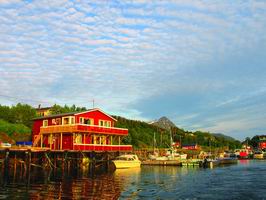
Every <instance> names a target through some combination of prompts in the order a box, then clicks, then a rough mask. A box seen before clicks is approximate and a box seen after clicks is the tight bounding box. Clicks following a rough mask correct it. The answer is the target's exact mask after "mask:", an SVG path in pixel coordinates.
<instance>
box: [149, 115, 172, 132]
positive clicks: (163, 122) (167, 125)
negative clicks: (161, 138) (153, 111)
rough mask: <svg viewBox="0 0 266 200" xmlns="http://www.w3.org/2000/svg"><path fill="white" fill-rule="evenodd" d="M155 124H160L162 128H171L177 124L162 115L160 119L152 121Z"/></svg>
mask: <svg viewBox="0 0 266 200" xmlns="http://www.w3.org/2000/svg"><path fill="white" fill-rule="evenodd" d="M150 124H152V125H154V126H158V127H160V128H162V129H166V130H170V129H171V128H176V125H175V124H174V123H173V122H172V121H171V120H170V119H168V118H167V117H165V116H164V117H161V118H160V119H158V120H156V121H153V122H150Z"/></svg>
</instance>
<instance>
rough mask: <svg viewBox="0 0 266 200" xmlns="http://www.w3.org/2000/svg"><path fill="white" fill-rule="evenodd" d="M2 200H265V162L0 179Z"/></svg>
mask: <svg viewBox="0 0 266 200" xmlns="http://www.w3.org/2000/svg"><path fill="white" fill-rule="evenodd" d="M0 178H1V180H0V184H1V188H0V199H266V161H246V160H243V161H239V163H238V165H231V166H226V167H219V168H214V169H200V168H192V167H191V168H187V167H183V168H181V167H149V166H144V167H142V168H141V169H130V170H116V171H115V172H113V173H103V174H100V175H94V176H91V175H89V174H88V173H87V172H86V171H83V172H79V173H78V174H75V175H71V176H70V175H66V174H60V173H54V172H52V173H46V174H44V173H43V172H41V171H39V172H37V171H36V172H33V173H32V175H31V178H30V180H27V179H26V178H25V176H23V174H19V173H18V174H17V175H16V176H15V177H14V176H13V175H12V176H10V177H9V180H7V179H6V178H4V177H3V175H2V174H1V176H0Z"/></svg>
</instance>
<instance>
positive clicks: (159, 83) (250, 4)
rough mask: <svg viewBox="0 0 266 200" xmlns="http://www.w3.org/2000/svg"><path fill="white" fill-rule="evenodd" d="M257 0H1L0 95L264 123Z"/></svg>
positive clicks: (205, 126) (263, 37)
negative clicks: (93, 103)
mask: <svg viewBox="0 0 266 200" xmlns="http://www.w3.org/2000/svg"><path fill="white" fill-rule="evenodd" d="M265 33H266V3H265V1H255V0H254V1H230V0H228V1H227V0H224V1H218V2H214V1H192V0H191V1H190V0H187V1H178V0H177V1H164V0H162V1H148V0H147V1H145V0H143V1H87V0H79V1H68V0H56V1H54V0H36V1H31V0H28V1H26V0H24V1H20V0H1V1H0V38H1V39H0V77H1V78H0V103H1V104H8V105H11V104H15V103H17V102H23V103H29V104H31V105H34V106H36V105H38V104H39V103H41V104H42V105H44V106H45V105H47V106H48V105H52V104H54V103H57V104H76V105H80V106H86V107H91V106H92V103H91V102H92V100H93V99H94V100H95V104H96V106H97V107H101V108H103V109H105V110H107V111H108V112H111V113H114V114H119V115H123V116H126V117H130V118H134V119H143V120H152V119H155V118H158V117H160V116H162V115H166V116H169V117H170V118H171V119H172V120H173V121H174V122H175V123H177V124H178V125H179V126H181V127H183V128H186V129H190V130H207V131H214V132H223V133H226V134H228V135H231V136H234V137H237V138H240V139H243V138H245V137H246V136H248V135H254V134H261V133H264V132H263V131H264V130H266V126H265V122H264V121H265V120H264V119H265V117H266V116H265V115H266V114H265V113H266V105H265V102H266V101H265V100H266V60H265V58H266V53H265V52H266V34H265Z"/></svg>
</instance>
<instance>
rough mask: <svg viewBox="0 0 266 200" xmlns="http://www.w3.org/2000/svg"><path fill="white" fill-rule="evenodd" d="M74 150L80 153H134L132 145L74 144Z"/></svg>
mask: <svg viewBox="0 0 266 200" xmlns="http://www.w3.org/2000/svg"><path fill="white" fill-rule="evenodd" d="M73 150H78V151H132V145H100V144H98V145H97V144H74V145H73Z"/></svg>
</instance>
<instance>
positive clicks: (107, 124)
mask: <svg viewBox="0 0 266 200" xmlns="http://www.w3.org/2000/svg"><path fill="white" fill-rule="evenodd" d="M99 126H104V127H111V121H107V120H99Z"/></svg>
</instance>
